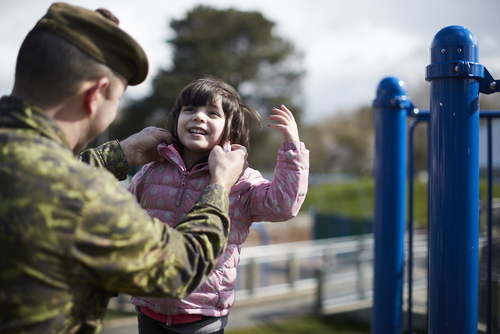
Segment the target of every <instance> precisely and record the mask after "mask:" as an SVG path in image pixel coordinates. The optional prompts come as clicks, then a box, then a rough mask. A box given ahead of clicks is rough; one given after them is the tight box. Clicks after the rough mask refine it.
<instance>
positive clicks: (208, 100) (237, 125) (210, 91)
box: [129, 77, 309, 333]
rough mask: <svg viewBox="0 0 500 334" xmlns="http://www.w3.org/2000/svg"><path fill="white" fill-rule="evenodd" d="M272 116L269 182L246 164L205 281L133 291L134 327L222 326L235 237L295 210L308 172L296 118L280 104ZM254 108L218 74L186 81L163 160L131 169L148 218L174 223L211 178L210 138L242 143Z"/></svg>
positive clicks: (192, 329)
mask: <svg viewBox="0 0 500 334" xmlns="http://www.w3.org/2000/svg"><path fill="white" fill-rule="evenodd" d="M273 111H274V113H275V115H271V116H269V119H271V120H275V121H278V122H279V123H277V124H272V125H269V127H270V128H272V129H279V130H281V132H282V133H283V141H284V143H283V147H282V149H280V150H279V151H278V163H277V166H276V169H275V171H274V179H273V181H272V182H269V181H268V180H266V179H264V178H263V177H262V175H261V174H260V173H259V172H258V171H256V170H254V169H251V168H247V169H246V170H245V172H244V174H243V175H242V176H241V178H240V179H239V181H238V182H237V183H236V184H235V185H234V187H233V188H232V189H231V192H230V194H229V202H230V207H229V215H230V218H231V228H230V233H229V240H228V245H227V247H226V250H225V253H224V254H223V255H221V256H220V257H219V259H218V261H217V263H216V264H215V267H214V269H213V271H212V273H211V274H210V275H209V277H208V278H207V280H206V281H205V282H204V283H203V284H202V285H201V286H200V287H199V288H198V289H197V290H196V291H194V292H193V293H191V294H190V295H189V296H187V297H186V298H184V299H165V298H139V297H133V298H132V303H133V304H135V305H136V306H138V317H139V333H223V332H224V327H225V326H226V324H227V316H228V314H229V310H230V308H231V306H232V305H233V304H234V288H235V284H236V265H237V264H238V262H239V256H240V251H241V244H243V242H244V241H245V240H246V238H247V236H248V232H249V229H250V225H252V223H253V222H262V221H267V222H278V221H286V220H289V219H291V218H292V217H294V216H295V215H296V214H297V212H298V211H299V209H300V207H301V205H302V203H303V202H304V199H305V196H306V192H307V186H308V176H309V151H308V150H307V149H306V148H305V146H304V143H302V142H300V140H299V134H298V129H297V124H296V122H295V120H294V118H293V115H292V113H291V112H290V111H289V110H288V109H287V108H286V107H285V106H283V105H282V106H281V109H277V108H273ZM252 118H254V119H256V120H257V121H258V122H259V123H260V124H262V119H261V118H260V116H259V114H258V113H257V111H255V110H254V109H253V108H250V107H249V106H247V105H245V104H244V103H243V102H242V101H241V97H240V96H239V95H238V93H237V92H236V91H235V90H234V89H233V88H232V87H231V86H230V85H228V84H227V83H225V82H224V81H222V80H220V79H217V78H212V77H210V78H207V79H200V80H196V81H194V82H192V83H190V84H189V85H188V86H186V87H185V88H184V89H183V91H182V92H181V94H180V95H179V96H178V97H177V101H176V102H175V105H174V108H173V109H172V111H171V113H170V114H169V118H168V121H167V129H168V130H169V131H171V133H173V135H174V138H175V143H174V144H172V145H168V146H167V145H160V146H159V148H158V152H159V154H160V155H162V156H163V157H165V159H166V162H164V163H151V164H148V165H146V166H144V167H143V168H142V170H141V171H140V172H139V173H137V174H136V175H135V176H134V178H133V180H132V184H131V186H130V188H129V190H130V191H131V192H132V193H133V194H134V195H135V196H136V198H137V201H138V202H139V203H140V204H141V205H142V207H144V208H145V209H147V210H148V212H149V214H150V215H151V216H153V217H157V218H158V219H160V220H162V221H164V222H165V223H167V224H169V225H170V226H174V225H175V224H176V223H177V222H179V221H180V220H181V219H182V218H183V217H184V216H185V215H186V213H187V212H188V210H189V209H190V208H191V206H192V205H193V203H194V202H195V200H196V199H197V197H198V195H199V193H200V192H201V191H202V190H203V189H204V188H205V186H206V185H207V184H208V183H209V181H210V173H209V170H208V165H207V158H208V155H209V154H210V151H211V150H212V148H213V147H214V146H215V145H221V146H223V147H225V148H226V149H228V146H229V144H241V145H244V146H246V147H248V144H249V133H250V128H251V123H252Z"/></svg>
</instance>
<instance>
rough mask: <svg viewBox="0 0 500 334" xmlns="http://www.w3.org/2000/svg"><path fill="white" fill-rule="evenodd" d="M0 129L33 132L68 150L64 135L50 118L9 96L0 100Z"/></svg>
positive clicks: (37, 109) (38, 109) (41, 111)
mask: <svg viewBox="0 0 500 334" xmlns="http://www.w3.org/2000/svg"><path fill="white" fill-rule="evenodd" d="M0 128H11V129H26V130H33V131H36V132H38V133H40V134H41V135H42V136H44V137H47V138H50V139H52V140H54V141H55V142H57V143H59V144H60V145H61V146H65V147H67V148H68V149H69V148H70V146H69V141H68V138H67V137H66V134H65V133H64V132H63V131H62V130H61V128H60V127H59V126H58V125H57V123H56V121H55V120H54V119H53V118H52V117H50V116H47V115H46V114H45V112H44V111H43V110H42V109H40V108H38V107H35V106H32V105H30V104H29V103H28V102H26V101H23V100H19V99H16V98H13V97H10V96H3V97H2V98H1V99H0Z"/></svg>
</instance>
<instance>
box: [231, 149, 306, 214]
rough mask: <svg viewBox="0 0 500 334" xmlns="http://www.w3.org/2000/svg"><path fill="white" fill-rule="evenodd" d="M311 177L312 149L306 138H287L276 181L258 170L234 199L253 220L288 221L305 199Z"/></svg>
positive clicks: (235, 192)
mask: <svg viewBox="0 0 500 334" xmlns="http://www.w3.org/2000/svg"><path fill="white" fill-rule="evenodd" d="M308 179H309V150H307V149H306V148H305V145H304V143H302V142H286V143H283V146H282V148H281V149H280V150H279V151H278V161H277V164H276V169H275V170H274V176H273V181H272V182H269V181H268V180H266V179H264V178H263V177H262V175H261V174H260V173H259V172H258V171H255V170H252V172H250V173H248V174H247V175H246V177H245V178H244V180H242V182H239V183H238V184H237V185H236V186H235V187H233V189H232V191H231V198H230V201H231V202H232V203H239V206H240V207H239V208H238V210H239V211H240V212H238V213H242V214H244V215H246V216H247V219H248V220H249V221H252V222H258V221H268V222H279V221H286V220H289V219H291V218H293V217H295V216H296V215H297V213H298V211H299V210H300V208H301V206H302V204H303V203H304V200H305V197H306V194H307V188H308V182H309V181H308Z"/></svg>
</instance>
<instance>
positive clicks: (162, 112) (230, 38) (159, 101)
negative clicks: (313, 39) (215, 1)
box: [110, 6, 303, 168]
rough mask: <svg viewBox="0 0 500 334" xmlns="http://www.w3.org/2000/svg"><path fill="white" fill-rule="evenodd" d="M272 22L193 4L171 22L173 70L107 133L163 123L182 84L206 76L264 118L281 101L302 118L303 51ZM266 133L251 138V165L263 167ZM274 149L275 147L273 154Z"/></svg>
mask: <svg viewBox="0 0 500 334" xmlns="http://www.w3.org/2000/svg"><path fill="white" fill-rule="evenodd" d="M274 26H275V23H274V22H272V21H270V20H268V19H266V18H265V17H264V16H263V15H262V14H261V13H259V12H244V11H238V10H235V9H226V10H219V9H215V8H212V7H209V6H197V7H195V8H193V9H192V10H191V11H189V12H188V13H187V14H186V16H185V17H184V18H182V19H180V20H172V21H171V22H170V27H171V28H172V29H173V31H174V33H175V35H174V37H173V38H172V39H170V40H168V43H170V44H171V46H172V47H173V62H172V63H173V64H172V66H171V68H170V69H163V70H160V71H159V73H157V74H156V75H155V78H154V80H153V90H152V91H153V92H152V94H151V95H150V96H147V97H145V98H143V99H140V100H137V101H132V103H130V104H129V105H128V106H127V107H126V108H124V109H123V110H121V112H120V114H119V117H118V119H117V121H116V122H115V123H114V124H113V126H112V128H111V130H110V131H111V133H110V135H111V137H112V138H119V139H121V138H125V137H127V136H128V135H130V134H132V133H135V132H137V131H140V130H141V129H142V128H143V127H145V126H149V125H156V126H163V125H164V120H165V118H166V116H167V114H168V112H170V109H171V107H172V106H173V104H174V101H175V99H176V97H177V95H178V94H179V93H180V91H181V90H182V88H183V87H184V86H185V85H187V84H188V83H189V82H191V81H192V80H195V79H198V78H202V77H205V76H207V75H211V76H216V77H219V78H221V79H223V80H225V81H227V82H228V83H230V84H231V85H232V86H233V87H234V88H235V89H236V90H238V92H239V93H240V94H241V95H242V97H243V99H244V100H245V101H246V102H247V103H249V104H250V105H252V106H253V107H254V108H256V109H257V110H258V111H259V112H260V113H261V115H262V116H263V117H264V119H266V116H267V115H268V114H269V113H270V112H271V108H272V107H273V106H279V105H281V104H285V105H287V106H288V107H289V109H291V110H292V111H293V113H294V115H295V117H296V119H297V121H298V122H300V115H301V112H302V109H301V105H302V100H301V94H300V93H301V87H300V83H301V78H302V76H303V70H302V54H301V53H300V52H298V51H296V50H295V48H294V46H293V44H292V43H291V42H290V41H288V40H286V39H284V38H281V37H279V36H276V35H275V33H274V31H273V28H274ZM269 132H270V131H269V130H267V129H265V130H264V131H262V132H260V133H258V134H257V133H254V134H253V136H252V137H253V138H252V143H251V146H252V151H253V154H251V155H250V159H251V158H252V156H254V157H255V163H254V164H253V166H254V167H257V168H259V167H261V166H262V164H260V163H259V161H260V160H262V159H264V158H263V156H267V153H266V152H265V151H266V149H268V148H269V146H270V145H268V144H266V145H261V144H262V143H263V142H264V141H266V140H268V139H271V138H272V137H273V136H269ZM269 137H271V138H269ZM278 144H279V143H278ZM271 146H273V145H271ZM278 148H279V146H278V147H273V153H272V155H273V156H275V155H276V151H277V149H278ZM264 160H265V159H264ZM274 160H275V157H274ZM250 162H251V164H252V161H250ZM256 165H260V166H256Z"/></svg>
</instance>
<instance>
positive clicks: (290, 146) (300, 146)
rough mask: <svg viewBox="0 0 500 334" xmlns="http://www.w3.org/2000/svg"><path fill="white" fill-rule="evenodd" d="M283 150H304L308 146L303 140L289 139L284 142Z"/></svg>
mask: <svg viewBox="0 0 500 334" xmlns="http://www.w3.org/2000/svg"><path fill="white" fill-rule="evenodd" d="M281 148H282V150H283V151H288V150H297V151H300V150H304V149H305V148H306V145H305V144H304V143H303V142H301V141H287V142H284V143H283V146H282V147H281Z"/></svg>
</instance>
